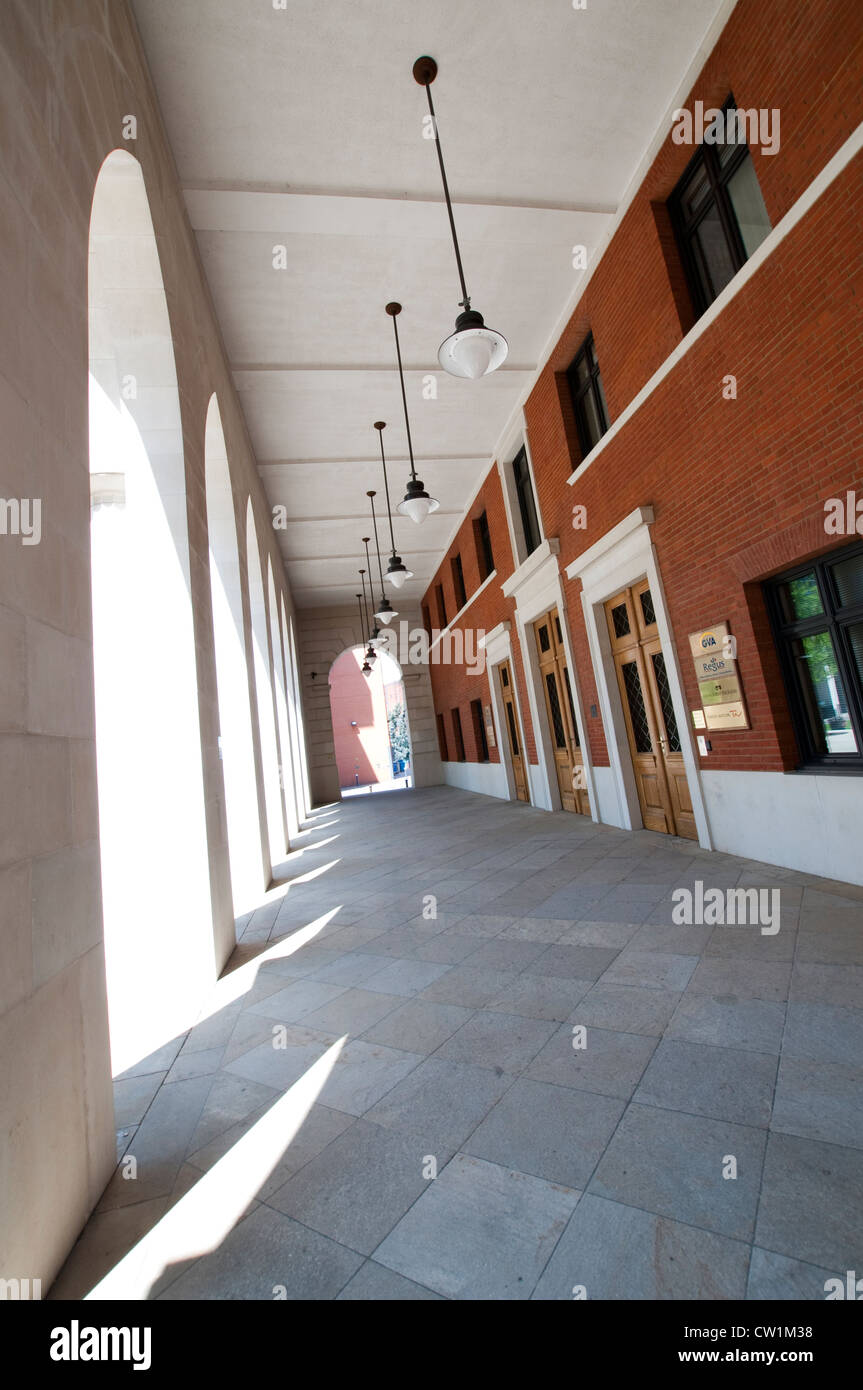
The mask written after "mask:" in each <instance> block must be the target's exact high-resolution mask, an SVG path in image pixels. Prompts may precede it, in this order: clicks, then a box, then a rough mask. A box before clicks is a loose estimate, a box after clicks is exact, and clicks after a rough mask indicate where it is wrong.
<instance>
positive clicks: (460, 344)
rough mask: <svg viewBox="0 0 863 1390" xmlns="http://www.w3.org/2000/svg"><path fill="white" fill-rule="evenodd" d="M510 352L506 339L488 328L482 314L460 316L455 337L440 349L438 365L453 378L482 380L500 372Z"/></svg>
mask: <svg viewBox="0 0 863 1390" xmlns="http://www.w3.org/2000/svg"><path fill="white" fill-rule="evenodd" d="M508 351H509V346H508V344H507V341H506V338H504V336H503V334H502V333H497V332H495V330H494V329H493V328H486V326H485V324H484V323H483V318H482V314H478V313H477V312H476V311H475V310H472V309H471V310H468V311H467V312H466V313H464V314H459V316H458V318H457V319H456V321H455V333H451V334H450V336H449V337H448V338H446V339H445V340H444V341H443V342H442V343H441V345H440V348H439V350H438V361H439V362H440V364H441V366H442V367H443V369H444V371H445V372H449V374H450V376H462V377H469V378H470V379H471V380H472V381H476V380H477V378H478V377H481V376H488V374H489V372H494V371H497V369H498V367H499V366H500V365H501V363H503V362H505V361H506V355H507V353H508Z"/></svg>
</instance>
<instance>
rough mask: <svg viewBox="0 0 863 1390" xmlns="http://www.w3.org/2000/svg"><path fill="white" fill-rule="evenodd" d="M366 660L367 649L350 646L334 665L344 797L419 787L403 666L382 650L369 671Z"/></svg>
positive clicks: (331, 681) (337, 755)
mask: <svg viewBox="0 0 863 1390" xmlns="http://www.w3.org/2000/svg"><path fill="white" fill-rule="evenodd" d="M364 661H365V648H364V647H349V648H348V649H347V651H344V652H342V654H341V656H338V657H336V659H335V661H334V662H333V664H332V666H331V667H330V674H329V687H330V711H331V713H332V717H333V748H334V753H335V760H336V767H337V769H338V775H339V787H340V789H341V794H342V796H343V797H344V796H356V795H357V794H358V793H360V792H366V793H368V792H375V791H392V790H394V789H396V788H402V789H404V788H405V787H410V786H412V785H413V777H412V769H411V745H410V731H409V728H408V720H407V701H406V699H405V688H404V684H403V682H402V671H401V667H400V666H399V664H398V662H397V661H396V660H395V659H394V658H393V657H391V656H390V655H389V653H388V652H383V651H379V652H378V654H377V658H376V660H375V661H374V663H373V664H372V670H371V673H370V674H367V675H365V674H363V663H364Z"/></svg>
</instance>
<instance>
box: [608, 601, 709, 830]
mask: <svg viewBox="0 0 863 1390" xmlns="http://www.w3.org/2000/svg"><path fill="white" fill-rule="evenodd" d="M605 613H606V618H607V620H608V632H609V637H610V638H611V649H612V651H613V653H614V664H615V667H616V669H617V683H618V686H619V689H620V699H621V703H622V705H623V714H624V719H625V720H626V732H627V735H628V737H629V749H630V753H631V755H632V766H633V769H634V771H635V780H636V784H637V787H638V800H639V802H640V804H641V815H642V819H643V821H644V825H645V828H646V829H647V830H658V831H661V832H662V833H663V834H666V835H682V836H684V837H685V838H686V839H688V840H697V838H698V833H697V831H696V828H695V816H694V814H693V810H692V798H691V796H690V794H689V783H688V782H687V779H686V768H685V767H684V763H683V751H682V743H681V739H680V730H679V728H678V725H677V718H676V715H675V713H674V707H673V705H672V701H671V690H670V687H669V684H668V672H667V669H666V665H665V656H664V654H663V651H662V644H661V642H660V640H659V632H658V630H657V626H656V613H655V611H654V607H653V599H652V597H651V593H650V588H649V586H648V582H647V580H646V579H642V580H641V581H640V582H639V583H637V584H633V585H632V586H631V587H630V588H627V589H623V590H621V592H620V593H619V594H615V596H614V598H611V599H609V600H608V602H607V603H606V605H605Z"/></svg>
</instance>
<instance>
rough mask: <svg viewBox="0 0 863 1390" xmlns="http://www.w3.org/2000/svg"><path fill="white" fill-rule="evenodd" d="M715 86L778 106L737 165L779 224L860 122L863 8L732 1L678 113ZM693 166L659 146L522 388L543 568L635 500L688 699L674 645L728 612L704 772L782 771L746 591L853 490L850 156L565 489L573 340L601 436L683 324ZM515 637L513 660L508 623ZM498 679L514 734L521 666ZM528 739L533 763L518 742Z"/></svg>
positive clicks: (719, 93) (767, 650) (854, 238)
mask: <svg viewBox="0 0 863 1390" xmlns="http://www.w3.org/2000/svg"><path fill="white" fill-rule="evenodd" d="M729 91H733V93H734V97H735V101H736V103H737V105H738V106H740V107H757V108H760V107H767V108H774V107H775V108H778V109H779V111H780V120H781V126H780V129H781V146H780V149H779V152H778V153H777V154H775V155H772V156H765V155H762V154H761V153H760V151H759V149H758V148H757V147H756V148H753V149H752V151H751V153H752V158H753V161H754V165H755V169H756V172H757V175H758V179H759V183H760V185H761V190H762V193H763V196H764V199H765V202H766V204H767V208H768V211H769V214H770V218H771V222H772V224H773V225H774V226H775V225H776V224H777V223H778V222H779V220H780V219H781V217H782V216H783V215H784V214H785V213H786V212H787V211H788V209H789V208H790V207H791V205H792V204H793V203H794V201H795V200H796V199H797V198H798V197H799V196H800V195H801V194H802V193H803V192H804V190H805V189H806V187H807V186H808V184H809V183H810V182H811V180H812V179H813V178H814V177H815V175H816V174H817V173H818V172H819V170H820V169H822V168H823V166H824V165H825V164H826V163H827V161H828V160H829V159H830V158H831V156H832V155H833V154H834V153H835V152H836V150H837V149H838V148H839V147H840V146H841V145H842V143H843V142H844V141H845V140H846V139H847V138H848V137H849V135H850V134H851V133H852V132H853V130H854V128H855V126H856V125H857V124H858V123H859V121H860V120H861V117H863V6H861V5H860V4H859V3H857V0H847V2H846V0H812V3H810V4H807V5H806V6H798V5H794V4H789V3H788V0H741V3H740V4H738V6H737V8H736V9H735V11H734V13H733V15H732V16H731V19H730V20H729V23H728V25H727V26H726V28H725V31H724V32H723V34H722V36H721V38H720V40H719V42H718V43H717V45H716V47H715V49H714V51H713V53H712V54H711V56H710V58H709V59H708V61H707V63H706V64H705V67H704V69H703V71H702V73H701V75H700V76H699V79H698V81H697V82H696V84H695V86H694V87H693V90H692V92H691V93H690V94H689V96H688V98H687V100H686V101H685V102H684V103H683V104H684V105H685V106H686V107H687V108H689V109H690V110H691V109H692V107H693V103H694V102H695V100H697V99H700V100H702V101H704V102H705V105H707V106H711V105H714V106H720V105H721V104H722V102H723V101H724V99H725V97H726V96H727V95H728V93H729ZM692 154H693V149H692V147H690V146H678V145H675V144H674V143H673V142H672V140H671V138H670V135H669V138H668V139H666V141H665V143H664V145H663V147H662V149H661V151H660V153H659V155H658V157H657V159H656V160H655V162H654V164H653V166H652V168H651V169H650V171H649V173H648V175H647V177H646V178H645V180H644V183H643V185H642V187H641V189H640V190H639V192H638V194H637V196H636V198H635V199H634V201H633V203H632V205H631V206H630V208H629V209H628V211H627V214H626V216H625V217H624V219H623V221H622V223H621V225H620V227H619V228H618V231H617V232H616V234H615V236H614V238H613V240H612V242H611V244H610V246H609V247H608V248H607V250H606V252H605V255H604V256H603V259H602V261H601V262H600V264H599V265H598V267H597V268H596V270H595V272H594V274H593V275H592V277H591V279H590V281H589V283H588V285H587V287H586V289H585V293H584V296H583V298H582V300H581V302H580V303H579V304H578V305H577V307H576V309H575V312H574V313H573V315H572V318H571V320H570V322H569V324H568V326H567V328H566V330H565V331H564V333H563V334H562V336H561V338H560V341H559V343H558V345H557V347H556V348H555V350H554V352H553V353H552V355H551V358H550V360H549V363H548V364H547V366H546V367H545V369H544V370H543V372H542V373H541V374H540V377H539V379H538V380H537V383H536V385H535V387H534V389H533V391H532V392H531V395H530V397H529V399H528V401H527V404H526V407H525V417H526V422H527V429H528V437H529V441H530V449H531V457H532V462H533V468H534V474H535V477H536V482H537V490H538V494H539V501H540V507H541V511H542V517H543V523H544V528H545V533H546V535H549V536H558V537H559V538H560V543H561V554H560V562H561V570H563V569H564V567H565V566H566V565H567V564H568V563H570V562H571V561H572V560H573V559H574V558H575V557H576V556H577V555H578V554H579V553H580V552H581V551H583V550H585V549H587V548H588V547H589V546H591V545H593V544H594V543H595V542H596V541H597V540H598V539H599V538H600V537H601V536H603V535H604V534H605V533H606V532H607V531H608V530H609V529H610V528H611V527H612V526H614V525H615V524H616V523H617V522H618V521H620V520H621V519H622V518H623V517H624V516H626V515H627V514H628V513H629V512H631V511H632V510H633V509H634V508H636V507H638V506H645V505H652V506H653V508H654V511H655V515H656V523H655V526H654V527H653V528H652V534H653V539H654V542H655V544H656V548H657V554H658V560H659V567H660V571H661V574H662V578H663V583H664V587H665V591H666V598H667V601H668V605H669V611H670V618H671V623H672V627H673V629H674V634H675V638H676V642H677V646H678V650H679V652H680V653H681V668H682V671H683V676H684V682H685V687H686V698H687V701H688V702H689V704H690V705H692V706H695V705H698V704H699V703H700V701H699V699H698V689H697V685H696V683H695V678H694V673H693V671H692V666H691V663H690V662H689V660H688V650H689V646H688V633H689V632H690V631H694V630H695V629H697V628H700V627H703V626H706V625H707V624H709V623H712V622H718V621H721V620H728V621H729V623H730V626H731V631H732V632H733V633H734V635H735V636H736V637H737V641H738V656H739V667H740V675H741V679H742V683H743V687H744V692H745V695H746V699H747V704H748V708H749V714H750V720H751V723H752V728H751V730H750V731H748V732H745V733H742V732H734V733H720V734H712V735H711V739H712V744H713V753H712V754H711V757H710V762H709V766H710V768H711V769H721V768H740V769H743V768H746V769H756V768H757V769H771V770H776V769H781V768H784V767H789V766H792V765H793V764H794V762H795V760H796V749H795V746H794V741H793V736H792V733H791V729H790V724H789V719H788V712H787V706H786V701H785V697H784V692H783V690H782V684H781V679H780V676H779V671H778V667H777V663H776V658H775V654H774V651H773V644H772V640H771V637H770V633H769V629H768V626H767V623H766V617H765V613H764V608H763V600H762V597H761V589H760V585H759V583H758V581H759V580H761V579H762V578H764V577H765V576H766V575H768V574H770V573H775V572H777V571H778V570H781V569H783V568H786V567H787V566H789V565H791V564H793V563H794V562H795V561H796V560H798V559H802V558H805V557H807V556H809V555H811V554H814V553H815V552H817V551H820V550H824V549H826V548H828V547H829V544H835V542H834V541H832V540H831V538H829V537H827V536H826V535H825V534H824V530H823V516H824V502H825V500H826V499H827V498H828V497H833V496H841V495H842V494H843V493H844V491H845V490H846V488H855V489H856V490H857V492H858V495H860V494H861V493H863V465H861V443H863V438H861V435H863V412H861V391H860V384H859V362H860V357H861V347H863V328H861V317H860V312H859V310H860V304H859V300H860V293H861V282H863V276H861V270H863V255H861V237H860V226H861V218H863V180H861V173H863V157H859V158H858V159H856V160H855V161H854V162H853V163H852V164H851V165H850V166H849V167H848V168H846V170H845V171H844V172H843V174H842V175H841V176H840V177H839V178H838V179H837V180H836V181H835V182H834V183H833V184H832V185H831V186H830V188H829V189H828V191H827V193H826V194H824V195H822V197H821V198H820V199H819V201H818V202H817V203H816V204H815V206H814V208H813V209H811V210H810V211H809V212H808V213H807V214H806V216H805V217H804V218H803V220H802V222H800V223H799V224H798V225H797V227H796V228H795V229H794V230H793V231H792V232H791V233H790V234H789V235H788V236H787V237H786V238H785V240H784V241H783V242H782V243H781V245H780V246H779V247H778V248H777V250H775V251H774V252H773V254H772V255H771V256H770V257H769V258H768V260H767V262H766V263H765V264H764V265H763V266H762V267H761V268H760V269H759V270H758V271H757V272H756V274H755V275H754V277H753V278H752V279H751V280H750V281H749V282H748V283H747V284H745V285H744V286H743V287H742V288H741V290H740V291H739V292H738V294H737V296H736V297H735V298H734V299H733V301H732V302H731V304H730V305H729V306H728V307H727V308H726V309H725V310H724V311H723V313H722V314H721V315H720V317H719V318H718V319H717V320H716V321H715V322H714V323H712V324H711V325H710V327H709V328H708V329H707V330H706V331H705V332H704V333H703V335H702V336H701V337H700V338H699V340H698V341H697V342H696V343H695V344H694V345H693V346H692V347H691V348H690V349H689V351H688V352H687V353H686V355H685V356H684V357H683V359H682V360H681V361H680V362H679V363H677V364H676V366H675V367H674V368H673V369H672V370H671V372H670V373H669V374H668V375H667V376H666V378H665V379H664V381H663V382H662V383H661V384H660V385H659V386H658V387H657V388H656V389H655V390H654V392H653V394H652V395H651V396H650V397H649V399H648V400H647V401H646V402H645V403H644V404H643V405H642V407H641V408H640V409H639V410H638V411H637V412H636V414H635V415H634V417H633V418H632V420H630V421H629V422H628V424H627V425H626V426H624V428H623V429H622V430H620V432H619V433H618V434H617V436H616V437H615V438H614V439H612V440H611V441H609V442H608V443H607V445H606V446H605V448H604V449H603V450H602V451H601V453H600V454H599V455H598V456H597V459H596V461H595V462H594V463H593V464H592V465H591V467H590V468H589V469H588V471H587V472H586V473H585V474H584V476H583V477H582V478H581V479H579V480H578V481H577V482H576V484H575V485H574V486H573V487H571V488H570V487H568V486H567V484H566V480H567V478H568V477H569V476H570V474H571V473H572V472H573V470H574V469H575V468H576V467H577V466H578V464H579V462H580V454H579V451H578V447H577V443H576V441H575V437H574V427H573V426H574V422H573V419H572V411H571V406H570V404H569V399H568V392H567V389H566V382H565V378H564V377H563V375H562V374H563V373H564V372H565V370H566V368H567V367H568V366H569V364H570V362H571V361H572V358H573V357H574V355H575V353H576V351H577V349H578V348H579V346H580V344H581V342H582V341H583V339H584V337H585V336H586V334H587V333H588V332H589V331H590V332H592V333H593V337H594V343H595V347H596V353H597V357H598V360H599V364H600V369H601V372H602V380H603V386H604V389H605V394H606V398H607V401H608V406H609V413H610V417H611V421H612V423H613V422H614V421H615V420H616V419H617V418H618V417H619V415H620V414H621V413H622V412H623V410H624V409H625V408H626V406H627V405H628V403H629V402H630V401H631V400H632V399H633V397H634V396H635V395H636V394H637V393H638V391H639V390H640V389H641V388H642V387H643V386H644V385H645V383H646V382H647V381H648V380H649V379H650V377H651V376H652V375H653V373H654V372H655V371H656V370H657V369H658V368H659V367H660V366H661V365H662V363H663V362H664V361H665V359H666V358H667V357H668V355H669V354H670V353H671V352H672V351H673V350H674V348H675V347H676V346H677V344H678V343H679V342H680V341H681V339H682V337H683V336H684V334H685V332H686V331H687V330H688V328H689V327H690V326H691V323H692V311H691V306H690V304H689V300H688V295H687V292H686V288H685V282H684V280H683V278H682V275H681V272H680V265H679V259H678V256H677V250H676V247H675V245H674V239H673V236H672V235H671V230H670V226H669V223H668V220H667V215H666V212H665V206H664V205H665V201H666V199H667V198H668V195H669V194H670V192H671V190H672V189H673V187H674V185H675V184H676V182H677V180H678V179H679V177H680V175H681V173H682V172H683V170H684V168H685V167H686V165H687V163H688V162H689V160H690V158H691V157H692ZM729 373H730V374H733V375H734V376H735V377H736V378H737V399H736V400H725V399H723V395H722V382H723V377H724V376H725V375H726V374H729ZM486 494H488V496H489V498H490V499H491V500H490V501H489V502H488V503H487V504H486V505H488V511H489V522H490V525H491V521H492V515H493V511H494V507H495V506H497V505H498V500H499V506H500V512H501V515H500V520H499V523H497V524H499V525H500V526H501V527H502V530H503V533H504V534H505V533H506V523H505V519H504V517H503V499H502V496H500V485H499V480H498V478H497V474H496V470H492V473H491V474H490V475H489V478H488V479H487V480H486V483H485V484H484V487H483V492H482V493H481V497H484V496H485V495H486ZM478 502H479V499H478ZM577 503H578V504H583V505H584V506H585V507H586V508H587V529H586V530H578V531H576V530H574V529H573V527H572V508H573V506H574V505H575V504H577ZM481 505H483V504H482V503H480V504H479V505H478V506H477V508H476V510H479V509H480V508H481ZM464 530H465V527H464V526H463V527H462V529H461V531H460V533H459V540H458V541H457V545H461V548H462V551H463V560H464V562H465V576H466V578H467V574H468V568H467V553H469V552H470V550H471V549H472V547H471V545H470V544H469V543H466V542H464V541H462V539H461V537H462V534H463V532H464ZM851 539H853V538H852V537H848V538H847V540H851ZM847 540H846V541H843V542H842V543H843V544H844V543H847ZM493 543H494V532H493ZM498 549H499V546H498V545H497V544H495V559H496V560H497V562H498V566H499V572H498V581H497V582H496V583H495V584H494V585H493V586H490V590H489V591H487V592H486V593H485V594H483V595H482V598H481V599H480V600H479V601H478V603H477V605H476V612H475V611H474V610H473V609H471V610H469V615H468V616H469V617H470V620H471V622H472V623H474V624H475V625H478V624H479V623H480V621H482V623H483V625H485V626H486V627H488V628H491V627H493V626H494V625H495V624H496V623H497V622H500V621H501V619H502V618H504V617H510V618H511V617H512V604H511V603H510V602H509V601H508V600H506V599H504V597H503V595H502V593H501V592H500V588H499V583H500V582H502V580H503V579H504V578H506V577H507V574H508V573H509V572H511V567H512V556H511V553H510V548H509V540H508V536H506V558H507V565H508V566H509V568H508V569H507V574H503V573H502V572H501V569H500V565H501V561H500V559H499V556H498ZM450 553H452V552H450ZM448 559H449V555H448V556H447V560H446V561H445V562H444V566H443V567H442V572H443V573H444V576H445V578H444V584H445V588H446V583H447V581H446V575H447V574H448V563H447V561H448ZM473 563H475V562H473ZM564 584H565V592H566V597H567V607H568V620H569V627H570V634H571V638H572V643H573V654H574V658H575V663H576V667H577V669H578V675H579V680H580V683H581V691H582V700H583V705H584V709H585V713H587V710H588V709H589V706H590V705H591V704H592V703H596V699H597V696H596V684H595V680H594V675H593V670H592V666H591V662H590V656H589V652H588V647H587V638H586V633H585V629H584V622H583V616H582V610H581V600H580V596H579V589H580V585H579V583H578V582H570V581H566V580H565V581H564ZM468 588H469V591H470V585H468ZM492 590H493V592H492ZM450 595H451V590H450V591H448V600H449V598H450ZM480 615H481V617H480ZM513 638H514V646H516V645H517V643H516V642H515V627H514V624H513ZM516 665H517V678H518V680H519V694H520V697H521V706H522V714H523V717H524V718H525V722H526V724H527V723H528V716H527V710H526V700H525V699H524V682H523V674H522V670H521V661H520V653H519V654H518V657H517V660H516ZM465 684H466V685H470V684H472V682H470V681H468V682H466V683H465V681H464V678H463V673H462V674H460V673H459V672H457V671H452V670H449V671H444V670H443V669H441V668H439V669H438V671H437V673H436V674H434V675H433V688H434V691H435V700H436V703H437V702H438V701H439V702H440V703H439V704H438V707H439V708H440V707H448V705H449V704H451V703H455V701H456V700H461V699H463V698H464V699H468V698H469V695H468V694H467V691H466V689H465ZM586 726H587V727H586V733H587V736H588V738H589V739H590V744H591V750H592V755H593V758H594V761H596V762H597V763H600V764H604V763H607V762H608V754H607V750H606V747H605V743H604V738H603V732H602V728H601V723H600V720H599V719H590V718H587V719H586ZM525 736H526V741H529V745H530V756H531V761H535V753H534V750H533V746H532V745H533V737H532V730H531V731H530V733H528V728H526V729H525ZM466 742H467V740H466ZM471 756H472V753H471V750H470V749H468V757H471Z"/></svg>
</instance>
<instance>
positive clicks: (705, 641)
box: [689, 623, 749, 730]
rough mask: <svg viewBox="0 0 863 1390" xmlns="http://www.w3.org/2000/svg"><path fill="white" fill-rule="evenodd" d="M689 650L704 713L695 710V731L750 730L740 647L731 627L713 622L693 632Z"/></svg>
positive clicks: (693, 716) (693, 719)
mask: <svg viewBox="0 0 863 1390" xmlns="http://www.w3.org/2000/svg"><path fill="white" fill-rule="evenodd" d="M689 650H690V652H691V654H692V663H693V665H694V667H695V678H696V680H697V681H698V690H699V694H700V697H701V705H702V708H701V710H700V711H696V710H693V711H692V722H693V724H694V726H695V728H696V729H716V730H726V729H748V728H749V715H748V713H747V710H746V704H745V701H744V699H743V691H742V689H741V687H740V677H739V675H738V672H737V645H736V643H735V641H734V638H733V637H732V636H731V633H730V632H729V631H728V624H727V623H713V625H712V626H711V627H705V628H702V629H701V631H700V632H690V634H689ZM698 715H700V718H698V717H697V716H698Z"/></svg>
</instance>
